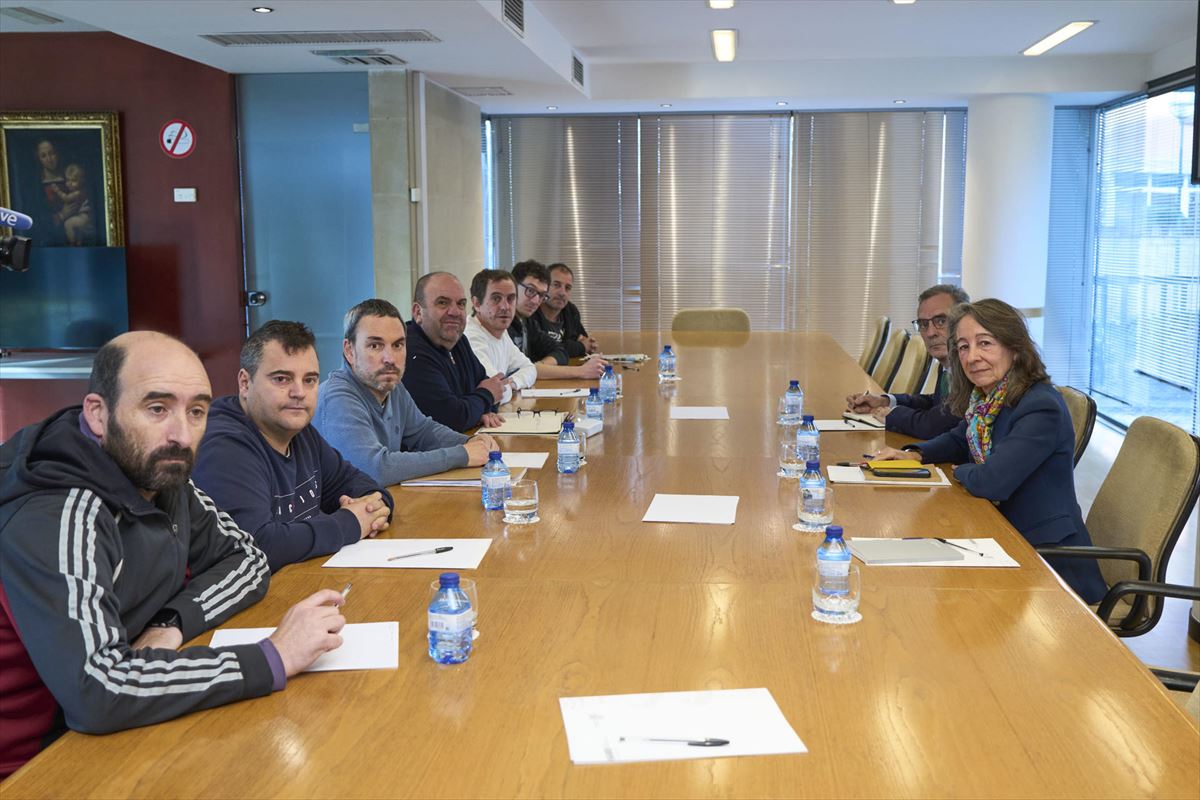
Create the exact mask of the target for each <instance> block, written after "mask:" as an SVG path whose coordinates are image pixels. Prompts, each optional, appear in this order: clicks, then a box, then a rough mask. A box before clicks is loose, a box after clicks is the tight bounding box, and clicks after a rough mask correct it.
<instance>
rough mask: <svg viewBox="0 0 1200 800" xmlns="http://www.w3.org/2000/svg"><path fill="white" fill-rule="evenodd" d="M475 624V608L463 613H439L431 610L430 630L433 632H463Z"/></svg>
mask: <svg viewBox="0 0 1200 800" xmlns="http://www.w3.org/2000/svg"><path fill="white" fill-rule="evenodd" d="M474 625H475V609H473V608H472V609H468V610H466V611H464V612H462V613H461V614H439V613H437V612H435V611H430V612H429V630H430V631H431V632H433V633H462V632H463V631H466V630H470V629H471V628H472V627H473V626H474Z"/></svg>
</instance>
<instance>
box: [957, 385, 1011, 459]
mask: <svg viewBox="0 0 1200 800" xmlns="http://www.w3.org/2000/svg"><path fill="white" fill-rule="evenodd" d="M1007 396H1008V376H1007V375H1005V376H1004V379H1003V380H1001V381H1000V382H999V383H997V384H996V385H995V386H993V387H992V390H991V391H990V392H988V393H987V394H986V395H985V394H984V393H983V392H982V391H980V389H979V387H978V386H977V387H975V388H974V389H972V390H971V400H970V402H969V403H968V404H967V413H966V418H967V447H968V448H970V450H971V459H972V460H973V461H974V462H975V463H976V464H982V463H983V462H985V461H987V457H988V456H989V455H991V454H992V423H993V422H995V420H996V415H997V414H999V413H1000V409H1001V408H1003V407H1004V398H1005V397H1007Z"/></svg>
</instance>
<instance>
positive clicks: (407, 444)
mask: <svg viewBox="0 0 1200 800" xmlns="http://www.w3.org/2000/svg"><path fill="white" fill-rule="evenodd" d="M405 338H406V330H405V326H404V321H403V320H402V319H401V318H400V312H399V310H398V309H397V308H396V307H395V306H394V305H392V304H391V303H389V302H388V301H386V300H378V299H372V300H364V301H363V302H361V303H359V304H358V305H356V306H354V307H353V308H351V309H350V310H349V311H347V312H346V320H345V339H344V340H343V341H342V355H343V357H344V359H345V361H344V363H343V364H342V366H341V368H340V369H336V370H334V371H333V372H331V373H329V377H328V378H327V379H326V380H325V382H324V383H322V384H321V389H320V394H319V398H318V401H317V415H316V417H314V418H313V424H314V425H315V426H316V427H317V429H318V430H319V431H320V432H321V435H322V436H324V437H325V440H326V441H328V442H329V443H330V444H331V445H333V447H334V448H336V449H337V450H338V451H339V452H340V453H341V454H342V456H343V457H344V458H345V459H346V460H348V461H349V462H350V463H351V464H353V465H354V466H356V467H358V468H359V469H360V470H362V471H363V472H365V473H367V474H368V475H370V476H371V477H372V478H374V479H375V480H376V481H377V482H378V483H379V484H381V485H383V486H388V485H391V484H394V483H400V482H401V481H406V480H410V479H412V478H418V477H421V476H422V475H432V474H434V473H437V472H444V471H445V470H448V469H455V468H457V467H478V466H482V465H483V464H485V463H487V458H488V453H489V452H490V451H492V450H498V449H500V448H499V446H498V445H497V444H496V441H495V440H494V439H493V438H492V437H491V436H489V435H487V434H486V433H481V434H477V435H475V436H472V437H470V438H468V437H467V436H465V435H464V434H461V433H459V432H457V431H455V430H452V429H450V428H447V427H446V426H445V425H442V424H441V423H438V422H435V421H434V420H433V419H431V418H429V417H427V416H426V415H425V414H423V413H421V410H420V409H418V408H417V405H416V403H414V402H413V399H412V397H411V396H410V395H409V394H408V390H407V389H405V388H404V384H402V383H401V382H400V379H401V378H402V377H403V376H404V364H405V361H406V358H405V354H406V353H405Z"/></svg>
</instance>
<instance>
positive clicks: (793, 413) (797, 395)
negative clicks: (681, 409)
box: [779, 381, 804, 425]
mask: <svg viewBox="0 0 1200 800" xmlns="http://www.w3.org/2000/svg"><path fill="white" fill-rule="evenodd" d="M803 413H804V391H803V390H802V389H801V388H800V381H788V388H787V391H786V392H784V393H783V415H782V416H781V417H780V418H779V421H780V422H782V423H783V424H784V425H795V424H796V423H797V422H799V421H800V417H801V415H802V414H803Z"/></svg>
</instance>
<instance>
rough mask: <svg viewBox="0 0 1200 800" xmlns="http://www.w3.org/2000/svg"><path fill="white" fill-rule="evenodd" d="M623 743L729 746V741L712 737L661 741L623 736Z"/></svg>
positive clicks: (651, 737)
mask: <svg viewBox="0 0 1200 800" xmlns="http://www.w3.org/2000/svg"><path fill="white" fill-rule="evenodd" d="M620 741H622V742H671V743H673V744H686V745H688V746H690V747H722V746H724V745H727V744H729V740H728V739H713V738H711V737H708V738H704V739H660V738H657V737H654V736H622V737H621V738H620Z"/></svg>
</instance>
